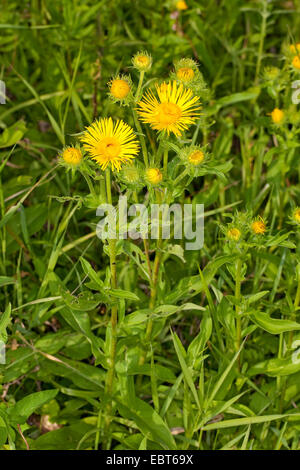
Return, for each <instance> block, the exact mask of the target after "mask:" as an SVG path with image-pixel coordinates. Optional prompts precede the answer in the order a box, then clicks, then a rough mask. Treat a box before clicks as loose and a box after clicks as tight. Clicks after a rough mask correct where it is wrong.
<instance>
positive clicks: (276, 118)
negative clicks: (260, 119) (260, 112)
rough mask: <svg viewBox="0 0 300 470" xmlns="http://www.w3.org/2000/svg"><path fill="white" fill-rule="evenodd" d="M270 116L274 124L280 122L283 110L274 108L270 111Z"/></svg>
mask: <svg viewBox="0 0 300 470" xmlns="http://www.w3.org/2000/svg"><path fill="white" fill-rule="evenodd" d="M271 118H272V121H273V122H274V124H280V123H281V122H282V121H283V118H284V112H283V111H282V110H281V109H278V108H275V109H273V111H272V112H271Z"/></svg>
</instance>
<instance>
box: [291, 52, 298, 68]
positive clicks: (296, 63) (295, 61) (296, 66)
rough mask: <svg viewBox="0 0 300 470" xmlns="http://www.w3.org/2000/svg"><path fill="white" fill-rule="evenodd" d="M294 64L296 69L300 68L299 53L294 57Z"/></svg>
mask: <svg viewBox="0 0 300 470" xmlns="http://www.w3.org/2000/svg"><path fill="white" fill-rule="evenodd" d="M292 65H293V67H295V69H298V70H300V56H299V55H295V57H294V58H293V62H292Z"/></svg>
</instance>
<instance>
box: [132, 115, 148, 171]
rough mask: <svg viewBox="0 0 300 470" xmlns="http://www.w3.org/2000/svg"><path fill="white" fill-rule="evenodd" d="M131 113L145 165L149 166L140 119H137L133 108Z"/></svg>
mask: <svg viewBox="0 0 300 470" xmlns="http://www.w3.org/2000/svg"><path fill="white" fill-rule="evenodd" d="M132 114H133V119H134V124H135V127H136V130H137V131H138V133H139V138H140V142H141V147H142V153H143V158H144V163H145V167H146V168H148V166H149V162H148V152H147V145H146V141H145V137H144V134H143V130H142V127H141V124H140V121H139V120H138V117H137V113H136V110H135V109H132Z"/></svg>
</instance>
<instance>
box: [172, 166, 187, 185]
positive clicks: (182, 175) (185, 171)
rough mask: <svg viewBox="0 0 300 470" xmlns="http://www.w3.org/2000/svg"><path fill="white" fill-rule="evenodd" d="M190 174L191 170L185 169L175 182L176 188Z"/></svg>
mask: <svg viewBox="0 0 300 470" xmlns="http://www.w3.org/2000/svg"><path fill="white" fill-rule="evenodd" d="M188 172H189V169H188V168H185V169H184V170H183V172H182V173H180V175H178V176H177V178H176V179H175V180H174V183H173V185H174V187H175V186H176V185H177V184H178V183H179V181H181V180H182V178H184V177H185V176H186V175H187V174H188Z"/></svg>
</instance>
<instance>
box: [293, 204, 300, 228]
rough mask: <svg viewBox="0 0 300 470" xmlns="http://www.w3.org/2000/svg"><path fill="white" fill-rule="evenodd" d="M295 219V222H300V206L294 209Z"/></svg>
mask: <svg viewBox="0 0 300 470" xmlns="http://www.w3.org/2000/svg"><path fill="white" fill-rule="evenodd" d="M293 219H294V220H295V222H297V223H298V224H300V207H296V209H295V210H294V212H293Z"/></svg>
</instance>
